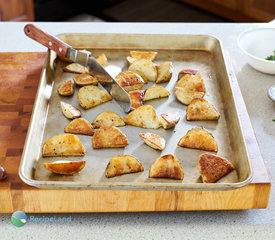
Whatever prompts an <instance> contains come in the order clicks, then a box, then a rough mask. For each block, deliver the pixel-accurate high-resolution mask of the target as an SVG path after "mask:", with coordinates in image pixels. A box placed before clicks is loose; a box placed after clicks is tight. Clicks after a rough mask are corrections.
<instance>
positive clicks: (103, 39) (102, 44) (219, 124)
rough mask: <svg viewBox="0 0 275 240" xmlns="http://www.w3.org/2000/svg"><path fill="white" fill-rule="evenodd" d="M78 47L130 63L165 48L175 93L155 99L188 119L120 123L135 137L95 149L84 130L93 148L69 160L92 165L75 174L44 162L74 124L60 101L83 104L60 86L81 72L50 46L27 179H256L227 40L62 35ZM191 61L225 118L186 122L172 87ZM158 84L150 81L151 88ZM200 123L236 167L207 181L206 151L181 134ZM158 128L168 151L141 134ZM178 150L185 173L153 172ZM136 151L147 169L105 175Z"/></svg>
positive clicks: (161, 55)
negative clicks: (185, 143) (69, 68)
mask: <svg viewBox="0 0 275 240" xmlns="http://www.w3.org/2000/svg"><path fill="white" fill-rule="evenodd" d="M58 37H59V38H60V39H62V40H63V41H65V42H67V43H68V44H70V45H71V46H73V47H74V48H76V49H88V50H90V51H91V52H92V54H93V55H95V56H97V55H100V54H101V53H105V54H106V56H107V58H108V62H109V64H112V65H115V66H117V67H120V68H121V69H122V70H126V69H127V67H128V65H127V62H126V57H127V56H128V55H129V51H130V50H153V51H157V52H158V56H157V58H156V60H155V61H154V62H155V63H156V64H159V63H161V62H163V61H172V64H173V76H172V79H171V80H170V82H168V83H163V84H160V85H161V86H164V87H165V88H167V89H168V90H169V91H170V93H171V95H170V97H169V98H163V99H157V100H152V101H149V102H145V104H150V105H152V106H153V107H154V108H155V110H156V112H157V114H158V115H160V114H161V113H164V112H171V111H177V112H179V113H180V116H181V120H180V122H179V123H178V124H177V125H176V127H175V128H174V129H170V130H164V129H162V128H160V129H158V130H152V129H142V128H137V127H134V126H125V127H121V128H120V130H121V131H122V132H123V133H125V134H126V135H127V137H128V140H129V145H128V146H127V147H125V148H111V149H93V148H92V142H91V137H90V136H82V135H79V138H80V140H81V142H82V143H83V145H84V147H85V149H86V155H85V156H84V157H66V160H72V161H74V160H79V159H85V160H86V167H85V168H84V169H83V170H82V171H81V172H79V173H78V174H75V175H72V176H63V175H57V174H53V173H51V172H49V171H48V170H46V169H45V168H44V167H43V163H44V162H52V161H56V160H61V159H62V158H61V157H46V158H45V157H44V158H43V157H41V149H42V145H43V143H44V142H45V140H47V139H48V138H50V137H52V136H54V135H57V134H61V133H63V131H64V127H65V126H66V125H67V124H68V123H69V120H68V119H66V118H65V117H64V116H63V115H62V112H61V109H60V107H59V102H60V101H61V100H62V101H65V102H68V103H70V104H72V105H74V106H78V107H79V108H81V107H80V106H79V105H78V102H77V91H78V87H76V91H75V93H74V95H73V97H69V98H68V97H62V96H59V95H58V93H57V88H58V86H59V85H60V84H61V82H63V81H65V80H68V79H72V77H73V76H74V74H71V73H65V72H63V71H62V68H63V66H65V65H66V64H68V63H65V62H62V61H60V60H59V59H58V58H57V57H56V54H55V53H54V52H52V51H48V54H47V57H46V61H45V64H44V67H43V71H42V75H41V79H40V84H39V87H38V91H37V96H36V100H35V105H34V109H33V113H32V118H31V122H30V126H29V131H28V134H27V138H26V142H25V147H24V151H23V155H22V159H21V164H20V169H19V175H20V177H21V179H22V180H23V181H24V182H25V183H27V184H29V185H32V186H36V187H39V188H62V189H70V188H74V189H78V188H79V189H83V188H84V189H102V190H107V189H124V190H130V189H136V190H197V191H201V190H232V189H236V188H239V187H243V186H245V185H247V184H248V183H250V182H251V179H252V170H251V165H250V161H249V157H248V153H247V149H246V143H245V141H244V136H243V134H242V128H241V124H240V119H239V114H240V113H239V112H238V102H236V101H235V99H234V92H233V91H232V87H231V83H230V78H229V75H228V71H227V67H226V64H225V60H224V54H223V50H222V47H221V43H220V41H219V40H218V39H217V38H215V37H213V36H208V35H165V34H62V35H59V36H58ZM184 68H193V69H199V70H200V72H201V75H202V77H203V79H204V81H205V86H206V91H207V93H206V95H205V97H204V98H205V99H207V100H209V101H210V102H212V103H213V104H214V105H215V106H216V108H217V109H218V111H219V112H220V114H221V117H220V119H219V121H186V116H185V115H186V106H184V105H182V104H181V103H179V102H178V101H177V100H176V98H175V96H174V93H173V88H174V86H175V83H176V81H177V75H178V72H179V71H180V70H182V69H184ZM151 85H153V83H148V84H145V86H144V87H143V88H147V87H149V86H151ZM105 110H112V111H115V112H116V113H118V114H119V115H121V116H124V117H125V116H126V114H125V113H124V112H123V111H122V109H120V107H119V106H118V105H117V104H116V103H115V102H114V101H110V102H107V103H104V104H102V105H99V106H97V107H94V108H92V109H89V110H84V109H82V116H83V117H84V118H85V119H87V120H88V121H90V122H92V121H93V119H94V118H95V117H96V116H97V115H98V114H99V113H100V112H102V111H105ZM195 126H203V127H204V128H206V129H207V130H209V131H211V132H212V133H213V135H214V137H215V139H216V140H217V142H218V147H219V151H218V153H217V154H218V155H220V156H223V157H225V158H227V159H228V160H230V161H231V162H232V163H233V164H234V165H235V167H236V170H234V171H233V172H231V173H230V174H228V175H226V176H225V177H223V178H222V179H220V180H219V181H218V182H217V183H208V184H204V183H202V180H201V177H200V173H199V171H198V168H197V159H198V156H199V155H200V154H202V153H203V152H205V151H201V150H194V149H187V148H181V147H178V146H177V143H178V141H179V139H180V138H181V137H182V136H183V135H185V134H186V132H187V131H188V130H189V129H191V128H192V127H195ZM142 132H153V133H157V134H159V135H161V136H163V137H164V138H165V139H166V148H165V149H164V150H163V151H162V152H161V151H158V150H154V149H152V148H150V147H149V146H147V145H145V144H144V143H143V141H142V140H141V139H140V138H139V136H138V133H142ZM168 153H172V154H174V155H175V156H177V158H178V159H179V160H180V162H181V164H182V166H183V170H184V180H183V181H180V180H172V179H152V178H148V173H149V169H150V166H151V165H152V163H153V162H154V160H155V159H157V158H158V157H159V156H161V155H164V154H168ZM120 154H131V155H133V156H135V157H137V158H138V159H139V160H140V162H141V163H142V165H143V166H144V171H143V172H140V173H135V174H126V175H123V176H118V177H114V178H110V179H108V178H106V177H105V168H106V166H107V164H108V162H109V160H110V158H111V157H113V156H115V155H120Z"/></svg>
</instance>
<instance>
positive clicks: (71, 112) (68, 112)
mask: <svg viewBox="0 0 275 240" xmlns="http://www.w3.org/2000/svg"><path fill="white" fill-rule="evenodd" d="M60 107H61V110H62V113H63V115H64V116H65V117H66V118H68V119H74V118H78V117H80V116H81V111H80V110H79V109H78V108H76V107H74V106H72V105H71V104H69V103H65V102H62V101H61V102H60Z"/></svg>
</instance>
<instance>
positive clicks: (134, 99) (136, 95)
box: [128, 90, 145, 110]
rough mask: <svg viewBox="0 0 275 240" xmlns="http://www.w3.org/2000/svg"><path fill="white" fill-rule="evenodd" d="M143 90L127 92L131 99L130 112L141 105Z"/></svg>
mask: <svg viewBox="0 0 275 240" xmlns="http://www.w3.org/2000/svg"><path fill="white" fill-rule="evenodd" d="M144 92H145V91H144V90H134V91H130V92H128V94H129V95H130V98H131V103H132V105H131V110H135V109H137V108H139V107H140V106H142V105H143V97H144Z"/></svg>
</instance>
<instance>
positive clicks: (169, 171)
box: [149, 154, 183, 180]
mask: <svg viewBox="0 0 275 240" xmlns="http://www.w3.org/2000/svg"><path fill="white" fill-rule="evenodd" d="M149 177H150V178H172V179H178V180H182V179H183V169H182V166H181V164H180V162H179V160H178V159H177V158H176V157H175V156H174V155H173V154H167V155H164V156H161V157H159V158H158V159H157V160H155V161H154V163H153V164H152V166H151V168H150V171H149Z"/></svg>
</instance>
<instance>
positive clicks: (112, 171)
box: [105, 155, 144, 178]
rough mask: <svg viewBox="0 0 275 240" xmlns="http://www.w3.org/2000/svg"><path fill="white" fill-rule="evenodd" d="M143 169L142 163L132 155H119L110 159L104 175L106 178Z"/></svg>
mask: <svg viewBox="0 0 275 240" xmlns="http://www.w3.org/2000/svg"><path fill="white" fill-rule="evenodd" d="M143 170H144V168H143V166H142V164H141V163H140V162H139V160H138V159H137V158H135V157H134V156H131V155H119V156H115V157H112V158H111V159H110V161H109V163H108V165H107V167H106V172H105V175H106V177H107V178H111V177H115V176H120V175H123V174H128V173H136V172H142V171H143Z"/></svg>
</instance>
